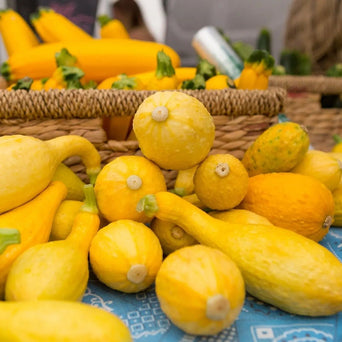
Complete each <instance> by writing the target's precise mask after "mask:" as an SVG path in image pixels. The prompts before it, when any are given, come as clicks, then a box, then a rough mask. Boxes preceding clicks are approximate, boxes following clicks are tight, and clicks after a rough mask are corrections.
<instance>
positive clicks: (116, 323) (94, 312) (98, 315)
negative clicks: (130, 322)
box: [0, 300, 132, 342]
mask: <svg viewBox="0 0 342 342" xmlns="http://www.w3.org/2000/svg"><path fill="white" fill-rule="evenodd" d="M0 340H1V341H2V342H13V341H16V342H46V341H55V342H76V341H80V342H81V341H82V342H98V341H106V342H132V337H131V334H130V331H129V329H128V328H127V326H126V325H125V324H124V323H123V321H121V320H120V318H119V317H117V316H116V315H114V314H112V313H109V312H107V311H105V310H103V309H100V308H97V307H94V306H90V305H88V304H85V303H77V302H68V301H50V300H47V301H45V300H44V301H29V302H25V301H24V302H0Z"/></svg>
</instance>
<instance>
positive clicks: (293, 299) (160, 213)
mask: <svg viewBox="0 0 342 342" xmlns="http://www.w3.org/2000/svg"><path fill="white" fill-rule="evenodd" d="M137 210H138V211H143V212H145V214H146V215H150V216H151V217H153V216H154V217H157V218H159V219H161V220H165V221H170V222H173V223H175V224H177V225H179V226H180V227H182V228H183V229H184V230H185V231H186V232H187V233H188V234H190V235H192V236H193V237H194V238H195V239H196V240H197V241H198V242H199V243H201V244H204V245H207V246H209V247H214V248H217V249H219V250H221V251H222V252H224V253H226V254H227V255H228V256H230V257H231V258H232V260H233V261H235V263H236V264H237V266H238V267H239V269H240V270H241V273H242V276H243V278H244V280H245V283H246V290H247V292H249V293H250V294H251V295H253V296H255V297H256V298H258V299H260V300H262V301H264V302H266V303H269V304H272V305H274V306H276V307H278V308H280V309H282V310H284V311H287V312H290V313H293V314H297V315H307V316H327V315H333V314H336V313H337V312H339V311H342V263H341V261H340V260H339V259H338V258H337V257H336V256H335V255H334V254H333V253H331V252H330V251H329V250H328V249H327V248H325V247H323V246H322V245H320V244H318V243H317V242H315V241H312V240H311V239H308V238H306V237H304V236H302V235H300V234H297V233H295V232H293V231H290V230H288V229H283V228H279V227H276V226H269V225H262V224H257V225H253V224H236V223H235V224H234V223H229V222H225V221H222V220H218V219H215V218H213V217H211V216H210V215H208V214H207V213H205V212H204V211H203V210H201V209H199V208H197V207H196V206H194V205H192V204H191V203H189V202H187V201H185V200H184V199H182V198H181V197H179V196H177V195H175V194H172V193H170V192H159V193H156V194H154V195H148V196H145V197H143V198H142V199H141V200H140V202H139V204H138V206H137Z"/></svg>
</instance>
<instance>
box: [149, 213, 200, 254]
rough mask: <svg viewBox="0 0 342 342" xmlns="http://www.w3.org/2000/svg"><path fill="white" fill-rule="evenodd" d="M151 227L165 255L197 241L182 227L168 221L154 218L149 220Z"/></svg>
mask: <svg viewBox="0 0 342 342" xmlns="http://www.w3.org/2000/svg"><path fill="white" fill-rule="evenodd" d="M151 229H152V230H153V232H154V233H155V234H156V235H157V237H158V239H159V242H160V245H161V246H162V249H163V252H164V254H165V255H168V254H170V253H172V252H174V251H175V250H177V249H180V248H182V247H186V246H192V245H195V244H197V243H198V242H197V241H196V240H195V239H194V238H193V237H192V236H191V235H189V234H188V233H187V232H185V231H184V229H183V228H181V227H179V226H177V225H175V224H174V223H172V222H169V221H163V220H159V219H158V218H156V217H155V218H154V219H153V220H152V222H151Z"/></svg>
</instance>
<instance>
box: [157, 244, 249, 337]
mask: <svg viewBox="0 0 342 342" xmlns="http://www.w3.org/2000/svg"><path fill="white" fill-rule="evenodd" d="M156 294H157V297H158V300H159V302H160V306H161V309H162V310H163V312H164V313H165V314H166V315H167V317H168V318H169V319H170V320H171V321H172V322H173V323H174V324H175V325H176V326H177V327H178V328H180V329H182V330H183V331H185V332H186V333H188V334H195V335H215V334H217V333H219V332H220V331H222V330H223V329H225V328H227V327H229V326H230V325H231V324H232V323H233V322H234V321H235V320H236V319H237V317H238V316H239V314H240V311H241V309H242V306H243V303H244V299H245V285H244V281H243V278H242V275H241V272H240V270H239V269H238V267H237V266H236V265H235V263H234V262H233V261H232V260H231V259H230V258H229V257H228V256H227V255H225V254H224V253H222V252H221V251H219V250H217V249H214V248H210V247H207V246H203V245H196V246H191V247H184V248H181V249H179V250H177V251H176V252H174V253H172V254H170V255H169V256H167V257H166V258H165V259H164V261H163V264H162V265H161V267H160V270H159V272H158V274H157V278H156Z"/></svg>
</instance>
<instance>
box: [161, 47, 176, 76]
mask: <svg viewBox="0 0 342 342" xmlns="http://www.w3.org/2000/svg"><path fill="white" fill-rule="evenodd" d="M175 74H176V72H175V69H174V67H173V66H172V61H171V58H170V57H169V56H168V55H167V54H166V53H165V52H164V51H159V52H158V54H157V69H156V77H157V79H159V80H160V79H162V78H164V77H172V76H173V75H175Z"/></svg>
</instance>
